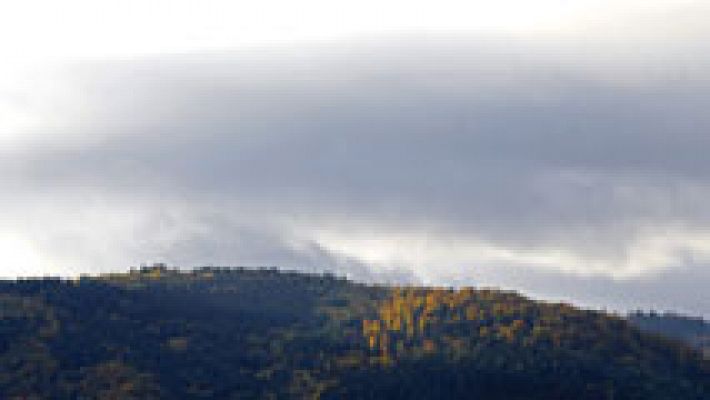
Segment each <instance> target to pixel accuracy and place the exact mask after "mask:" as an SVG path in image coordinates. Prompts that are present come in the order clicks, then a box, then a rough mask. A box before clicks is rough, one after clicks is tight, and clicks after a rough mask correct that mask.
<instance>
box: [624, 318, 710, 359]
mask: <svg viewBox="0 0 710 400" xmlns="http://www.w3.org/2000/svg"><path fill="white" fill-rule="evenodd" d="M628 318H629V321H631V323H632V324H634V325H636V326H638V327H639V328H640V329H641V330H644V331H648V332H653V333H657V334H660V335H664V336H667V337H671V338H675V339H678V340H682V341H684V342H686V343H688V344H689V345H691V346H693V347H696V348H698V349H700V351H702V352H703V353H704V354H705V355H706V356H705V357H706V358H710V323H709V322H706V321H704V320H703V319H702V318H692V317H686V316H683V315H678V314H673V313H663V314H659V313H656V312H649V313H644V312H641V311H637V312H634V313H632V314H630V315H629V317H628Z"/></svg>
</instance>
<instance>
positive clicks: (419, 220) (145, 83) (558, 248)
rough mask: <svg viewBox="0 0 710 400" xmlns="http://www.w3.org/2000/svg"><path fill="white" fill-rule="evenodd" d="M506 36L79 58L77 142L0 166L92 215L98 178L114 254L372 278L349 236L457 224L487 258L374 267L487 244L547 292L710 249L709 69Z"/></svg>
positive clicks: (22, 186) (396, 240)
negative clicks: (116, 245) (312, 268)
mask: <svg viewBox="0 0 710 400" xmlns="http://www.w3.org/2000/svg"><path fill="white" fill-rule="evenodd" d="M505 45H506V43H505V42H496V41H491V42H489V43H467V42H464V41H441V42H437V41H430V42H426V43H424V44H419V45H414V44H411V43H406V42H401V43H399V42H397V43H392V44H382V43H379V44H377V45H363V44H345V43H343V44H340V45H339V46H342V47H335V45H333V47H324V48H318V49H309V50H305V51H296V50H283V49H281V50H279V51H276V50H272V52H265V51H264V52H257V51H255V52H253V53H244V54H228V55H215V54H205V55H201V56H200V55H190V56H175V57H165V58H156V59H148V60H140V61H126V62H121V63H95V64H92V65H82V66H77V67H76V68H74V69H72V70H70V72H68V74H69V75H68V76H69V78H70V79H71V80H72V81H73V82H74V84H75V87H76V88H77V89H76V90H77V92H78V93H80V94H81V96H80V97H81V104H82V107H84V111H85V114H86V118H84V119H82V120H81V121H76V122H75V124H73V125H71V126H68V127H63V128H62V129H64V130H66V131H67V132H68V131H71V133H72V134H74V135H76V136H77V137H85V138H86V140H85V141H81V140H78V141H76V142H72V143H71V145H68V144H67V143H63V142H62V137H63V136H62V135H61V132H58V133H57V134H56V135H55V136H54V137H55V138H56V139H52V138H49V139H46V140H45V141H44V142H43V143H42V144H41V145H38V146H36V147H35V148H33V149H32V151H31V152H18V153H17V154H16V155H15V156H10V157H6V158H5V159H4V160H2V161H0V164H2V166H3V171H4V172H0V175H2V176H3V177H4V178H6V179H5V181H6V182H7V184H6V187H8V188H11V189H12V190H13V192H14V194H13V195H12V196H9V197H8V198H9V199H10V202H11V203H21V202H22V201H23V200H22V199H24V198H30V197H33V196H35V195H36V194H37V193H40V192H41V193H46V194H47V196H51V197H52V198H59V199H61V198H71V199H72V200H66V203H67V204H70V205H67V206H66V207H67V208H66V209H73V208H72V207H79V208H80V209H79V210H78V211H76V212H77V216H78V218H79V219H81V218H86V217H85V212H84V211H81V207H82V206H81V202H82V200H81V199H82V196H86V197H87V198H90V199H94V201H93V203H90V204H93V206H90V207H89V208H90V209H91V207H95V209H96V211H95V212H96V214H98V215H104V213H105V214H109V215H110V214H115V210H117V209H123V210H124V212H126V213H128V214H130V215H131V216H132V218H133V219H132V221H133V220H135V221H134V222H127V223H125V224H121V223H116V228H115V229H116V231H115V232H114V233H112V234H113V235H116V236H118V237H120V238H121V240H122V241H123V242H125V248H123V250H121V251H114V252H117V253H120V256H119V255H115V256H111V257H108V258H97V260H98V261H97V262H98V263H114V265H115V263H117V262H119V261H121V262H123V261H125V260H128V259H130V258H131V257H130V256H126V254H129V253H132V254H139V255H141V256H144V257H145V258H150V257H153V258H165V259H170V260H174V261H175V262H176V263H181V264H185V263H232V264H234V263H237V264H239V263H246V264H269V265H270V264H280V265H288V266H294V267H298V266H306V265H314V264H318V265H322V266H324V267H327V265H330V266H331V268H338V269H339V270H341V271H346V270H347V271H349V272H350V273H351V274H352V275H353V276H356V277H358V278H361V279H369V280H372V279H376V278H373V276H375V275H376V274H377V273H378V272H377V268H381V267H382V266H381V265H380V266H375V267H373V266H372V265H371V263H370V261H372V259H371V258H368V257H366V256H363V257H360V256H359V254H358V251H357V248H358V247H357V246H355V247H352V246H350V245H348V244H347V243H349V242H347V240H350V239H349V238H348V235H349V234H348V232H349V231H351V230H352V231H354V230H359V231H363V230H364V231H365V232H366V236H367V235H369V236H370V237H374V238H379V240H380V242H378V243H379V244H380V245H381V246H382V247H381V252H383V253H387V252H388V251H392V249H393V248H396V247H398V246H409V245H411V243H412V242H411V241H408V240H411V235H412V234H413V235H415V236H417V235H418V236H426V237H427V240H426V241H424V242H423V243H425V244H424V245H422V246H424V247H425V248H424V249H420V250H419V251H424V252H427V251H429V250H431V252H432V254H440V253H437V250H436V248H437V247H439V248H441V247H442V246H443V248H450V247H451V243H452V241H451V240H450V239H449V238H451V237H458V238H459V240H460V241H461V247H463V248H471V247H472V248H474V249H476V248H480V249H485V251H488V252H489V253H490V254H493V255H492V256H486V257H483V258H482V259H479V258H478V257H477V256H476V252H475V251H468V250H467V251H468V252H463V253H461V254H459V255H457V256H452V258H451V259H446V258H444V259H441V260H439V262H438V263H437V265H441V267H440V271H439V270H436V268H439V267H434V266H428V267H427V266H423V265H410V264H409V262H410V261H411V260H410V259H407V258H405V259H398V258H397V256H396V255H393V256H391V257H389V258H388V257H387V255H386V254H385V255H383V258H382V260H385V261H386V262H387V263H391V264H392V265H391V266H392V267H393V268H394V269H389V270H385V271H389V272H379V273H386V274H404V275H403V276H405V275H406V274H407V273H409V272H407V271H411V272H410V273H412V274H414V275H415V276H416V275H422V271H423V269H427V268H428V269H429V271H427V273H425V274H424V275H429V276H432V275H440V276H448V277H449V279H450V280H452V281H453V280H456V279H468V277H469V276H472V277H474V280H475V274H476V272H475V269H474V270H471V271H470V272H469V270H467V269H466V268H463V269H460V268H458V267H457V269H453V270H452V266H453V265H460V264H461V263H471V264H475V263H479V262H480V263H482V264H481V265H489V266H491V267H490V268H493V270H495V271H498V274H499V281H500V282H507V281H511V282H513V281H514V280H510V279H508V278H509V277H511V276H515V273H516V272H515V271H525V272H524V273H525V274H547V275H545V276H546V277H547V278H546V279H545V280H539V281H536V280H535V279H533V278H530V280H531V281H532V282H538V284H535V285H533V284H530V285H528V284H522V283H520V282H518V283H517V284H515V285H518V287H525V288H526V289H529V290H531V291H535V288H539V291H540V292H541V293H543V292H544V293H548V294H554V293H556V292H555V291H554V290H552V289H554V288H555V284H554V283H555V282H557V283H559V282H568V281H570V280H578V281H579V282H580V283H579V284H580V285H582V286H584V285H583V283H582V282H587V283H588V285H589V286H588V289H589V290H587V289H583V290H587V292H585V293H587V294H588V295H589V296H594V295H596V294H595V293H597V289H594V288H598V287H603V286H604V285H603V284H599V282H602V281H604V280H605V279H606V280H608V279H611V278H619V277H630V276H631V277H634V276H636V277H639V276H643V277H645V276H646V275H647V274H651V273H658V272H657V271H664V270H665V271H666V272H663V273H669V272H667V271H668V269H672V268H681V267H684V266H685V265H686V261H687V259H688V257H690V258H693V257H695V258H699V259H701V260H702V259H703V257H706V256H708V255H710V242H707V239H708V237H709V236H710V234H709V232H710V231H708V229H709V228H710V209H708V207H707V206H706V204H705V201H704V199H706V198H707V195H708V193H710V187H709V186H708V178H710V158H708V157H706V155H705V153H706V151H707V149H710V135H707V132H708V128H710V116H708V115H707V113H705V112H704V111H705V110H706V109H707V108H708V106H709V105H710V87H709V86H708V85H707V82H708V81H707V79H706V76H703V75H702V74H700V73H694V74H695V75H693V74H686V75H685V76H683V77H680V78H679V77H677V76H676V75H674V74H673V73H671V72H672V71H676V70H678V68H681V67H682V62H681V65H680V66H679V64H678V61H673V60H660V61H658V59H654V60H656V61H657V64H655V65H653V68H652V69H651V72H648V73H646V72H645V71H644V70H643V69H638V70H637V73H636V74H635V75H634V76H633V79H629V70H630V69H634V68H638V65H639V64H642V63H643V61H644V59H643V57H641V59H639V58H638V57H637V58H635V59H634V58H633V57H632V58H630V59H625V58H623V57H621V58H620V60H618V61H614V62H611V61H609V60H608V59H606V58H605V57H599V58H595V57H593V55H592V54H586V53H585V52H579V51H575V50H574V49H570V48H569V47H564V46H560V47H553V48H551V47H544V46H543V47H540V46H537V47H536V46H533V45H522V44H516V45H513V44H510V45H509V47H506V46H505ZM501 46H502V47H501ZM703 61H704V60H703ZM616 71H618V74H617V73H615V72H616ZM664 71H667V72H668V73H667V74H666V73H664ZM35 197H36V196H35ZM6 200H7V199H6ZM45 200H46V201H47V203H48V204H44V205H42V206H39V207H43V208H45V209H46V208H47V207H52V206H51V204H52V201H50V200H48V197H45ZM35 201H37V200H35ZM73 201H77V202H78V203H72V202H73ZM71 204H75V205H74V206H72V205H71ZM15 206H17V204H15ZM17 207H18V209H22V207H20V206H17ZM166 213H172V215H173V217H171V218H172V219H170V218H167V217H166V216H165V215H166ZM62 215H64V216H66V215H67V212H58V213H55V215H54V217H53V218H54V219H56V220H57V221H58V222H57V226H58V227H55V228H49V229H50V231H51V230H52V229H57V230H59V231H61V230H62V228H61V220H62ZM167 220H175V221H177V222H175V223H174V224H173V225H170V224H168V225H169V226H161V224H163V225H165V224H166V222H165V221H167ZM91 222H92V223H95V224H100V223H101V218H97V219H95V220H91ZM14 223H16V224H17V222H14ZM89 225H90V224H89ZM89 225H87V227H88V226H89ZM22 226H23V228H22V229H26V230H28V231H30V232H36V231H37V229H38V228H27V226H26V225H22ZM363 227H364V228H363ZM87 229H88V228H87ZM77 232H79V233H77V234H76V235H77V237H81V236H82V235H84V234H86V232H84V233H81V232H82V231H81V229H79V230H78V231H77ZM323 232H326V233H327V235H325V236H323V235H322V233H323ZM367 232H370V233H369V234H367ZM32 235H36V234H35V233H32ZM57 235H59V233H57ZM138 235H141V236H143V237H144V238H145V240H144V241H141V240H139V238H137V237H136V236H138ZM45 236H46V239H45V240H44V241H43V242H42V243H43V246H45V248H52V234H48V235H45ZM78 240H81V239H78ZM342 240H346V245H345V246H346V247H348V246H350V247H348V248H344V247H343V246H344V245H343V244H342V243H343V242H342ZM358 240H359V239H358ZM467 240H468V241H469V242H470V243H474V244H475V245H471V246H468V245H467V244H466V243H467V242H466V241H467ZM387 241H389V242H390V243H385V242H387ZM85 243H87V244H91V243H93V240H92V239H90V238H88V239H85ZM417 243H420V242H417ZM659 243H660V244H659ZM447 246H448V247H447ZM429 247H431V248H429ZM353 249H355V250H353ZM372 251H377V249H373V250H372ZM397 254H398V253H397ZM67 257H68V256H67ZM112 257H113V258H112ZM133 257H136V256H135V255H134V256H133ZM375 258H376V259H377V257H375ZM133 259H134V260H135V258H133ZM424 259H425V260H426V257H424ZM527 259H529V263H528V264H529V265H532V266H534V267H543V270H542V272H541V271H537V270H535V271H537V272H530V271H528V270H526V269H525V267H524V266H525V264H526V260H527ZM181 260H182V261H181ZM240 260H243V261H241V262H240ZM506 263H507V264H508V265H515V266H516V268H503V267H500V265H501V264H506ZM691 264H692V268H691V270H692V271H694V272H693V273H695V274H701V275H702V273H701V272H702V271H703V270H704V268H705V267H704V265H703V264H702V262H695V263H691ZM496 265H498V266H499V267H495V268H494V267H493V266H496ZM689 265H690V264H689ZM371 267H372V268H375V270H374V272H373V271H372V270H370V268H371ZM496 268H497V269H496ZM685 268H690V267H687V266H686V267H685ZM432 269H434V271H433V272H432ZM561 270H562V271H566V272H565V274H560V272H559V271H561ZM402 271H404V272H402ZM544 271H547V272H544ZM683 271H684V270H683V269H682V268H681V269H680V270H679V272H678V273H679V274H685V272H683ZM698 271H701V272H698ZM568 273H572V275H566V274H568ZM373 274H375V275H373ZM511 274H512V275H511ZM580 274H581V275H583V276H587V278H584V279H587V280H584V279H583V278H579V277H578V275H580ZM548 275H549V276H548ZM590 275H591V276H593V277H589V276H590ZM531 276H532V275H531ZM683 276H685V275H683ZM506 277H507V278H506ZM407 279H409V280H414V279H416V278H414V277H411V276H410V277H408V278H407ZM644 279H652V278H647V277H645V278H644ZM677 281H678V282H681V281H682V282H681V283H678V285H676V286H677V289H678V290H679V291H680V290H685V289H684V288H685V287H686V286H688V285H692V282H688V281H684V280H683V279H680V278H679V279H677ZM545 282H548V283H545ZM549 282H553V283H549ZM669 282H670V281H669ZM671 284H673V283H669V285H671ZM595 285H596V286H595ZM624 285H631V284H626V283H618V284H617V286H618V287H619V288H621V287H624V288H626V287H627V286H624ZM635 287H639V288H643V290H646V292H644V293H646V294H643V295H641V297H643V296H646V295H647V294H648V293H651V292H652V290H654V289H653V285H645V284H638V286H635ZM673 290H675V289H673ZM582 297H584V296H582ZM644 298H645V297H644ZM689 301H691V300H690V299H688V298H685V297H682V296H679V297H677V300H676V303H675V304H677V305H679V306H682V305H684V304H685V305H687V304H689V303H688V302H689ZM703 307H705V306H703ZM694 310H695V309H694Z"/></svg>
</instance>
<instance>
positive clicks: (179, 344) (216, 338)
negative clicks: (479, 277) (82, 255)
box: [0, 267, 710, 400]
mask: <svg viewBox="0 0 710 400" xmlns="http://www.w3.org/2000/svg"><path fill="white" fill-rule="evenodd" d="M709 396H710V365H709V363H708V361H707V360H703V359H702V356H701V354H700V353H699V352H698V351H696V350H694V349H692V348H691V347H689V346H685V345H683V344H681V343H680V342H675V341H672V340H666V339H663V338H662V337H660V336H656V335H650V334H645V333H642V332H641V331H639V330H638V329H637V328H635V327H633V326H632V325H631V324H630V323H629V322H628V321H627V320H625V319H623V318H618V317H614V316H609V315H605V314H603V313H600V312H594V311H584V310H579V309H576V308H574V307H572V306H569V305H565V304H547V303H540V302H534V301H531V300H529V299H526V298H524V297H522V296H520V295H518V294H516V293H509V292H501V291H496V290H482V289H481V290H479V289H473V288H467V289H461V290H452V289H443V288H440V289H433V288H415V287H378V286H366V285H361V284H355V283H352V282H349V281H347V280H344V279H340V278H337V277H334V276H331V275H307V274H300V273H293V272H279V271H277V270H275V269H259V270H247V269H222V268H203V269H199V270H194V271H190V272H177V271H173V270H169V269H167V268H164V267H155V268H144V269H141V270H134V271H131V272H130V273H126V274H114V275H107V276H100V277H91V278H89V277H86V278H82V279H79V280H59V279H37V280H20V281H5V282H2V283H0V398H3V399H127V398H137V399H151V398H168V399H170V398H220V399H228V398H246V399H254V398H308V399H318V398H322V399H343V398H365V399H377V398H388V399H390V398H392V399H397V398H399V399H456V398H467V399H468V398H476V399H545V400H549V399H570V398H575V399H595V400H596V399H708V398H710V397H709Z"/></svg>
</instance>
